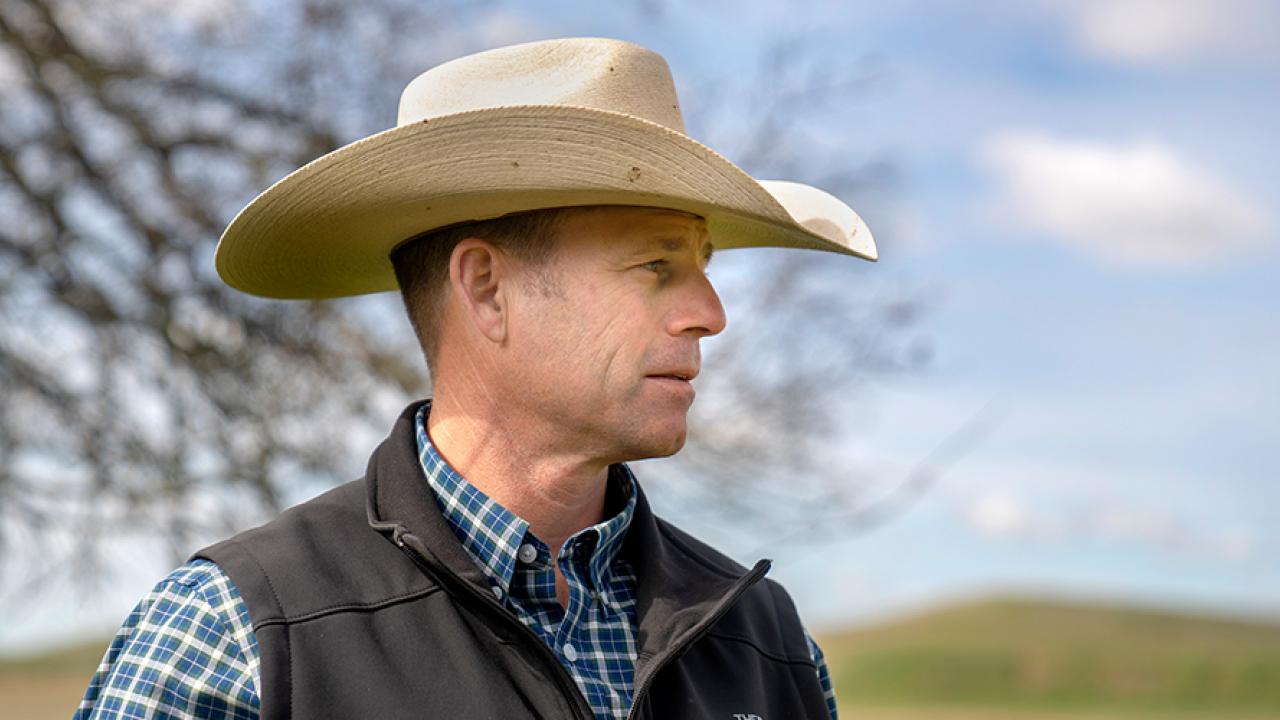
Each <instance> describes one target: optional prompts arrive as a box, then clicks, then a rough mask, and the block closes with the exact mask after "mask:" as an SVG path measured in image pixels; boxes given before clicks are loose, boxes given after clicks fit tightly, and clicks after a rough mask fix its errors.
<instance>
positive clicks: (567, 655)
mask: <svg viewBox="0 0 1280 720" xmlns="http://www.w3.org/2000/svg"><path fill="white" fill-rule="evenodd" d="M564 659H565V660H568V661H569V662H576V661H577V659H578V648H576V647H574V646H573V643H565V644H564Z"/></svg>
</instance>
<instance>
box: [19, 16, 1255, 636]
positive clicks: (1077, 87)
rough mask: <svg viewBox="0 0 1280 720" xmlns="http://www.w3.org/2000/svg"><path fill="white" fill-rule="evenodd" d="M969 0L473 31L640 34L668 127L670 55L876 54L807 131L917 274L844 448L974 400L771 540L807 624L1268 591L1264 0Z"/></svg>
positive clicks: (909, 438)
mask: <svg viewBox="0 0 1280 720" xmlns="http://www.w3.org/2000/svg"><path fill="white" fill-rule="evenodd" d="M977 5H978V4H976V3H947V2H930V3H925V2H911V1H908V2H897V3H870V2H825V3H824V2H816V3H809V4H805V5H804V6H803V7H804V10H803V11H802V12H800V11H797V10H795V8H794V7H789V6H786V5H784V4H781V3H745V4H744V3H730V2H704V3H697V4H694V3H667V2H660V1H658V0H649V1H648V2H637V3H611V4H604V3H592V4H589V5H588V4H583V3H564V2H537V3H534V2H509V3H504V4H497V5H495V6H494V9H493V11H492V13H491V14H490V15H489V17H488V19H487V20H485V24H484V27H483V28H482V31H483V33H484V34H485V37H486V39H487V40H488V42H489V43H490V44H491V45H499V44H504V43H508V42H519V41H524V40H535V39H541V38H549V37H557V36H568V35H596V36H608V37H619V38H624V39H629V40H633V41H635V42H639V43H641V44H644V45H647V46H649V47H652V48H653V49H655V50H657V51H659V52H660V53H662V54H663V55H664V56H666V57H667V59H668V61H669V62H670V64H671V66H672V69H673V71H674V73H675V75H676V78H677V86H678V87H679V89H680V91H681V93H682V98H681V100H682V108H683V110H684V113H685V116H686V119H687V120H688V122H689V125H690V129H691V132H692V133H693V134H694V135H695V137H697V136H698V131H699V129H700V128H704V127H706V126H708V125H709V121H707V120H706V118H708V117H709V116H710V109H708V108H705V107H704V108H702V109H700V108H699V96H698V95H696V94H687V93H689V92H692V91H695V90H696V89H697V88H698V87H699V85H698V84H697V83H695V82H690V81H686V80H682V78H686V79H687V78H707V77H712V78H728V79H731V80H734V81H736V82H740V83H748V84H749V83H750V82H752V80H753V78H752V77H751V76H750V74H749V72H748V71H747V70H745V69H748V68H750V67H751V64H750V63H751V59H752V58H755V57H757V56H758V54H759V53H760V52H761V51H762V50H763V49H764V48H767V47H768V46H769V44H770V43H771V42H772V41H774V40H776V39H777V38H778V37H780V36H786V37H790V38H792V39H793V40H794V41H797V42H800V43H801V44H802V45H803V47H805V48H806V49H807V50H811V51H812V52H814V53H815V54H816V55H819V56H821V57H824V58H835V59H839V58H845V59H847V60H849V61H850V62H855V61H857V62H862V61H867V60H868V59H870V61H871V62H873V63H874V65H875V67H876V68H877V69H878V70H877V73H878V75H877V77H878V78H879V79H878V80H877V81H876V82H875V83H873V84H872V85H871V87H869V88H867V89H865V90H864V91H859V92H858V93H850V94H849V95H848V96H847V97H845V96H836V97H832V98H830V99H829V100H828V102H827V106H828V110H826V111H824V114H823V115H822V117H821V118H820V120H821V122H815V124H813V125H811V126H806V130H807V131H808V134H807V136H806V138H807V141H809V142H813V143H817V144H819V145H821V146H822V147H824V148H828V150H827V151H826V152H829V153H831V152H834V153H846V154H847V155H848V162H849V163H851V164H854V163H861V162H865V161H866V160H867V159H868V158H888V159H889V161H890V162H891V163H892V166H893V168H894V172H893V178H894V180H893V182H892V186H891V187H887V188H881V189H877V188H868V189H865V190H864V191H861V192H860V193H858V196H855V197H847V198H846V199H847V200H850V202H851V203H852V204H853V205H854V207H855V208H856V209H857V210H859V212H860V213H861V214H862V215H863V217H864V219H865V220H866V221H867V222H868V224H869V225H870V227H871V229H872V231H873V232H874V233H875V234H876V237H877V240H878V241H879V244H880V251H881V260H880V262H878V263H876V264H875V265H868V266H867V269H866V271H865V273H864V274H866V275H867V276H868V277H874V278H875V280H876V281H877V282H883V283H888V284H899V285H901V286H904V287H905V286H918V287H926V288H929V293H930V295H931V297H933V298H934V300H933V302H931V304H930V307H931V309H930V311H929V313H928V316H927V318H926V320H925V326H926V329H927V332H928V334H929V336H930V338H931V345H932V347H933V349H934V352H933V358H932V360H931V362H930V363H929V365H928V366H927V368H926V369H924V370H923V371H922V372H919V373H914V374H910V375H907V376H904V377H901V378H895V379H892V380H886V381H885V382H883V383H882V384H881V385H880V386H879V387H878V389H877V390H876V392H875V394H874V398H873V401H872V402H873V406H872V408H870V411H871V412H872V414H873V415H874V419H875V421H874V423H873V424H870V425H868V424H866V423H859V422H855V420H854V419H853V418H852V415H854V414H855V413H860V412H864V411H867V408H864V407H862V406H858V407H852V406H851V407H850V409H849V413H850V416H851V417H850V419H849V429H848V432H849V436H850V440H849V445H850V447H851V448H854V447H856V452H855V450H853V449H851V450H850V451H849V454H848V455H849V457H848V461H849V462H850V463H851V464H852V463H855V462H856V463H858V464H859V466H860V467H871V468H873V469H874V470H875V471H876V472H877V473H879V475H880V476H881V477H883V478H885V479H886V482H888V483H889V484H891V482H892V479H894V478H901V477H904V476H906V474H907V473H909V472H910V470H911V468H912V467H913V466H915V464H916V463H918V462H919V461H920V459H921V458H922V457H925V456H927V455H928V454H929V453H930V451H931V450H933V449H934V448H935V447H937V446H938V444H939V443H941V442H944V440H945V438H947V437H948V435H949V434H950V433H952V432H954V431H955V430H956V429H957V428H959V427H962V426H964V425H965V423H967V422H969V421H971V420H972V419H973V418H974V417H975V416H979V415H980V414H984V413H985V414H987V415H989V416H990V417H991V418H992V421H991V425H990V427H989V429H988V432H987V433H986V434H985V435H984V436H983V438H982V440H981V442H980V443H978V444H977V446H976V447H973V448H971V449H970V450H969V451H968V452H967V454H965V455H964V456H963V457H960V458H958V459H956V460H955V461H954V462H952V463H951V464H950V465H949V466H948V467H947V469H946V472H945V474H943V475H942V476H941V477H940V478H939V479H938V482H937V484H936V485H934V486H933V487H931V488H930V489H929V490H928V492H926V493H925V494H924V495H923V496H922V497H921V498H920V499H918V500H917V501H916V502H915V503H914V504H912V505H911V506H910V507H909V508H908V509H907V510H906V511H905V512H904V513H903V514H902V515H901V516H899V517H897V518H896V519H895V520H893V521H892V522H891V523H889V524H888V525H886V526H884V527H882V528H880V529H877V530H875V531H873V532H870V533H866V534H854V533H850V534H848V535H847V536H844V537H838V538H836V539H834V540H832V541H829V542H826V543H824V544H821V545H807V544H788V545H782V546H779V547H776V548H769V551H770V552H769V553H768V554H771V555H772V557H773V559H774V561H775V565H774V569H773V571H772V577H774V578H775V579H779V580H781V581H783V582H784V583H785V584H786V585H787V587H788V588H789V589H790V591H791V592H792V594H793V595H794V596H795V598H796V601H797V605H798V606H799V607H800V609H801V611H802V614H803V615H804V616H805V617H806V618H807V621H808V622H809V623H810V625H811V626H813V627H815V628H817V629H818V630H820V631H821V630H832V629H836V628H840V627H844V626H848V625H850V624H859V623H867V622H875V621H879V620H882V619H885V618H889V617H894V616H898V615H901V614H904V613H908V612H913V611H915V610H918V609H921V608H926V607H930V606H936V605H942V604H945V603H948V602H953V601H955V600H957V599H968V598H975V597H982V596H985V595H990V594H993V593H1022V594H1025V593H1034V594H1042V595H1053V596H1068V597H1079V598H1088V599H1101V600H1106V601H1118V602H1125V603H1135V604H1142V605H1151V606H1159V607H1169V608H1176V609H1191V610H1208V611H1212V612H1217V613H1228V614H1248V615H1254V616H1266V617H1273V618H1280V563H1278V562H1276V558H1277V557H1280V485H1278V484H1277V483H1276V482H1275V480H1276V472H1275V470H1274V469H1273V468H1274V467H1275V465H1276V461H1277V460H1280V457H1278V456H1280V451H1278V450H1277V448H1278V447H1280V442H1277V441H1278V440H1280V373H1277V369H1278V368H1280V322H1277V314H1278V312H1277V311H1278V310H1280V286H1278V285H1280V284H1278V283H1277V282H1276V280H1277V278H1280V213H1278V212H1277V208H1280V149H1278V147H1280V146H1278V144H1277V142H1276V133H1275V128H1277V127H1280V50H1278V49H1277V46H1276V45H1275V44H1274V43H1269V42H1267V41H1268V38H1267V37H1266V36H1265V30H1266V29H1268V28H1275V27H1280V25H1278V24H1277V20H1280V10H1278V9H1276V7H1275V6H1274V5H1273V6H1270V7H1268V5H1267V4H1265V3H1262V2H1249V1H1246V0H1217V1H1216V2H1202V1H1200V0H1182V1H1181V2H1178V3H1167V2H1159V1H1157V0H1078V1H1076V2H1058V3H1054V2H1047V1H1045V2H1041V1H1037V0H1030V1H1028V2H1019V3H1013V2H1007V3H1006V2H998V1H993V2H988V3H982V4H981V12H977V11H975V10H974V9H973V8H974V7H976V6H977ZM655 12H656V13H657V14H656V16H655V15H654V14H653V13H655ZM655 17H656V20H655V19H654V18H655ZM704 87H705V85H704ZM388 102H389V103H392V102H394V99H393V98H389V99H388ZM731 130H732V128H728V129H725V128H724V127H723V126H721V129H720V130H719V132H721V133H731ZM729 157H730V159H734V158H733V155H732V154H729ZM836 157H837V160H835V161H837V162H838V157H839V155H838V154H837V156H836ZM829 159H830V158H829ZM860 201H861V203H860ZM751 252H753V251H742V253H744V255H745V254H747V253H751ZM726 255H727V254H726ZM840 260H841V261H848V262H854V261H852V260H850V259H848V258H841V259H840ZM735 262H741V263H749V262H752V261H751V260H750V259H741V260H739V259H730V258H728V257H725V258H724V259H722V258H720V257H718V258H717V265H718V266H719V265H722V264H726V263H727V264H728V265H729V270H728V271H729V272H733V269H732V268H733V263H735ZM717 272H719V268H717ZM727 310H728V312H729V314H730V317H731V318H732V316H733V310H734V308H733V306H732V305H731V304H730V305H728V307H727ZM731 330H732V322H731V323H730V331H731ZM642 477H643V476H642ZM654 503H655V506H657V507H658V508H659V509H660V510H661V509H662V498H661V497H655V498H654ZM695 530H696V529H695ZM734 550H735V554H739V553H746V552H747V550H745V549H743V548H735V549H734ZM139 552H140V553H142V552H144V551H143V550H142V549H141V548H140V549H139ZM740 559H742V560H743V561H744V562H749V561H751V560H754V557H746V556H745V555H742V556H740ZM163 572H164V569H163V568H162V567H159V566H153V565H150V564H135V565H133V566H131V567H129V568H122V569H121V571H120V574H119V577H118V581H117V582H116V583H115V584H114V585H113V587H112V589H111V590H110V592H107V593H105V594H104V595H103V596H102V597H101V598H100V602H98V603H97V604H96V605H95V606H94V607H93V608H89V609H83V608H82V609H81V611H79V612H78V613H77V615H76V617H77V620H76V621H75V622H73V623H66V622H65V614H60V611H58V610H56V607H57V604H56V603H51V604H50V608H51V609H48V610H44V611H41V610H33V612H32V615H31V617H30V619H29V620H28V621H27V622H25V623H23V624H22V625H23V627H22V628H14V627H12V626H10V627H9V628H0V651H4V650H6V649H8V650H13V649H21V648H27V647H30V646H31V644H32V643H33V642H34V639H35V638H45V639H48V638H50V637H54V638H58V637H62V638H70V637H72V636H73V635H75V634H77V633H79V634H84V633H86V632H97V633H98V634H99V635H101V633H102V632H104V630H106V631H109V629H110V628H111V627H113V626H114V625H115V624H117V623H118V622H119V620H120V619H123V617H124V616H125V615H126V614H127V612H128V609H129V607H130V606H131V605H132V602H133V601H134V600H136V599H137V597H139V596H140V595H141V593H142V592H145V590H146V589H147V588H148V587H149V586H150V584H151V583H153V582H154V581H155V580H156V579H158V577H159V575H157V573H159V574H160V575H162V574H163ZM60 617H61V618H62V620H61V621H60V620H59V618H60ZM58 622H60V629H59V631H58V632H57V633H50V632H49V631H48V628H49V627H50V626H51V625H52V624H54V623H58ZM24 628H25V629H24Z"/></svg>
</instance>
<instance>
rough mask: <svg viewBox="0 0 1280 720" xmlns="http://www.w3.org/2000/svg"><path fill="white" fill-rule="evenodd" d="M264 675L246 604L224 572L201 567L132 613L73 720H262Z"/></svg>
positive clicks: (194, 565)
mask: <svg viewBox="0 0 1280 720" xmlns="http://www.w3.org/2000/svg"><path fill="white" fill-rule="evenodd" d="M258 673H259V668H258V642H257V639H256V638H255V637H254V635H253V628H252V625H251V624H250V623H249V610H248V608H246V607H245V604H244V600H242V599H241V598H240V593H239V592H237V591H236V589H235V586H234V585H232V584H231V581H230V580H228V579H227V576H226V575H224V574H222V571H220V570H219V569H218V566H216V565H214V564H213V563H211V562H209V561H207V560H196V561H193V562H190V563H187V564H186V565H184V566H182V567H181V568H179V569H177V570H175V571H174V572H172V573H170V575H169V576H168V577H166V578H165V579H164V580H161V581H160V582H159V583H158V584H157V585H156V586H155V588H154V589H153V590H152V591H151V592H150V593H148V594H147V595H146V596H145V597H144V598H143V599H142V601H141V602H139V603H138V605H137V607H135V608H134V609H133V612H131V613H129V617H128V618H127V619H126V620H125V621H124V625H123V626H122V627H121V628H120V631H119V632H117V633H116V636H115V639H114V640H112V642H111V645H110V647H108V648H107V653H106V655H105V656H103V658H102V663H101V664H100V665H99V666H98V671H97V672H96V673H95V674H94V676H93V679H92V680H91V681H90V682H89V689H88V690H87V691H86V692H85V695H84V699H83V700H81V702H80V707H79V708H77V710H76V713H75V715H74V718H76V719H77V720H79V719H81V718H84V719H85V720H87V719H88V718H227V719H228V720H257V717H258V691H257V688H258V678H259V674H258Z"/></svg>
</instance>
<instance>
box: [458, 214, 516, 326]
mask: <svg viewBox="0 0 1280 720" xmlns="http://www.w3.org/2000/svg"><path fill="white" fill-rule="evenodd" d="M505 260H506V258H505V257H504V255H503V254H502V251H501V250H499V249H498V248H497V247H495V246H494V245H493V243H490V242H487V241H485V240H481V239H479V238H467V239H465V240H463V241H462V242H460V243H458V244H457V246H456V247H454V248H453V253H452V254H451V255H450V256H449V285H450V286H451V291H452V292H451V294H452V295H453V299H454V300H455V301H456V302H458V304H459V306H460V309H461V310H462V314H463V315H464V316H465V317H466V318H467V319H469V320H470V321H471V324H472V325H473V326H474V327H475V328H476V329H477V330H479V331H480V334H481V335H483V336H485V337H486V338H488V339H490V340H492V341H493V342H495V343H502V342H504V341H505V340H506V338H507V319H508V318H507V305H506V297H505V296H504V294H503V291H504V290H505V289H506V286H507V285H508V284H509V279H508V278H507V273H508V272H509V268H510V265H509V263H507V262H505Z"/></svg>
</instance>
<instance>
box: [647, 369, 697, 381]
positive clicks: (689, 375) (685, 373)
mask: <svg viewBox="0 0 1280 720" xmlns="http://www.w3.org/2000/svg"><path fill="white" fill-rule="evenodd" d="M697 376H698V371H697V370H672V371H670V372H661V373H652V374H650V375H647V376H646V377H651V378H667V379H669V380H680V381H682V382H689V381H690V380H693V379H694V378H695V377H697Z"/></svg>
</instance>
